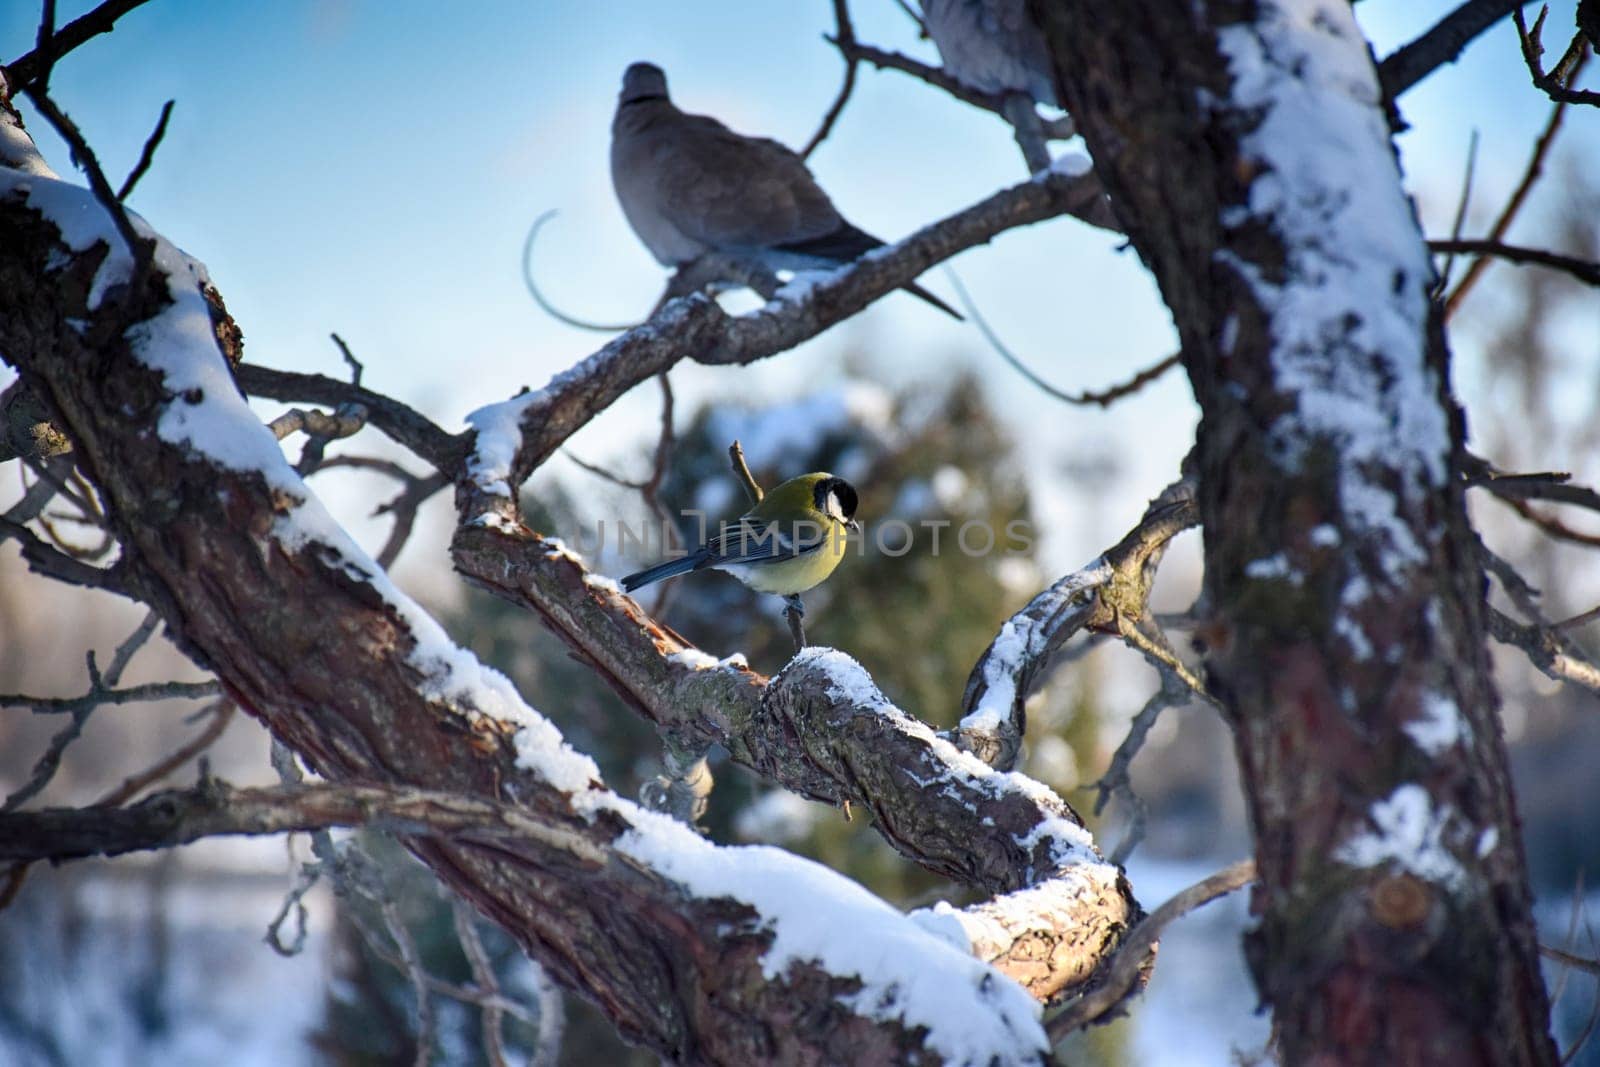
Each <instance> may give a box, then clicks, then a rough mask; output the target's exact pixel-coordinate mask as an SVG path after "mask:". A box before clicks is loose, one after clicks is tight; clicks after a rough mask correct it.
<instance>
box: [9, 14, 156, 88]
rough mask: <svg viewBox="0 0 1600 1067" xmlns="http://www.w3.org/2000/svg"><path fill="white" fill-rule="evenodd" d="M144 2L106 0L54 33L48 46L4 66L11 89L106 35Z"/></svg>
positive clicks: (18, 86) (21, 85)
mask: <svg viewBox="0 0 1600 1067" xmlns="http://www.w3.org/2000/svg"><path fill="white" fill-rule="evenodd" d="M146 2H147V0H106V2H105V3H103V4H101V5H100V6H99V7H97V8H95V9H94V10H93V11H90V12H89V13H88V14H86V15H83V16H81V17H79V18H76V19H73V20H72V21H71V22H69V23H67V24H66V25H65V26H62V27H61V28H60V29H58V30H56V31H55V33H54V34H52V35H51V37H50V43H49V46H48V47H38V48H35V49H34V50H33V51H31V52H28V53H26V54H24V55H22V56H20V57H18V58H17V60H16V61H15V62H12V63H8V64H6V67H5V72H6V78H7V80H8V81H10V82H11V84H12V87H13V88H22V87H24V86H26V85H27V84H29V83H30V82H32V81H34V80H35V79H37V78H39V77H40V76H41V75H43V74H45V73H46V72H47V71H49V69H50V68H51V67H52V66H54V65H55V63H56V61H57V60H59V59H60V58H61V57H62V56H64V55H66V54H67V53H68V52H71V51H72V50H73V49H75V48H77V47H79V46H80V45H82V44H83V43H84V42H85V41H88V40H89V39H90V38H93V37H97V36H99V35H100V34H102V33H110V32H111V31H112V30H113V29H115V28H116V24H117V20H118V19H119V18H121V17H122V16H123V15H126V14H127V13H128V12H130V11H132V10H133V9H134V8H136V7H140V6H142V5H143V4H145V3H146Z"/></svg>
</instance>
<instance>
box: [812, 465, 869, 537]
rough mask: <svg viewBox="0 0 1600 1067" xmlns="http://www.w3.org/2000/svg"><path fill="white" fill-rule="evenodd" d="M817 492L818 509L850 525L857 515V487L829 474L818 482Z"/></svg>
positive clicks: (815, 492)
mask: <svg viewBox="0 0 1600 1067" xmlns="http://www.w3.org/2000/svg"><path fill="white" fill-rule="evenodd" d="M812 492H813V493H814V494H815V498H816V505H817V510H818V511H820V512H822V513H823V514H825V515H829V516H831V517H833V518H835V519H838V520H839V521H840V522H842V523H844V524H845V525H847V526H848V525H849V524H850V523H851V522H852V521H853V520H854V519H855V517H856V504H857V502H858V498H857V496H856V487H855V486H853V485H851V484H850V483H849V482H847V481H845V480H844V479H843V478H835V477H834V476H833V475H831V474H830V475H829V476H828V477H826V478H823V479H822V480H821V481H819V482H817V487H816V489H814V490H812Z"/></svg>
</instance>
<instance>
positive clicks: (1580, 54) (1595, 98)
mask: <svg viewBox="0 0 1600 1067" xmlns="http://www.w3.org/2000/svg"><path fill="white" fill-rule="evenodd" d="M1549 13H1550V6H1549V5H1548V4H1546V5H1545V6H1543V7H1541V8H1540V9H1539V17H1538V18H1536V19H1535V20H1534V22H1533V29H1532V30H1529V29H1528V23H1527V20H1526V19H1524V18H1523V17H1522V7H1521V5H1518V6H1517V7H1515V8H1513V9H1512V12H1511V18H1512V20H1513V21H1515V22H1516V24H1517V37H1518V39H1519V40H1520V41H1521V43H1522V60H1523V62H1524V63H1526V64H1527V66H1528V74H1529V75H1530V76H1531V77H1532V78H1533V84H1534V85H1535V86H1536V87H1537V88H1538V89H1540V90H1541V91H1542V92H1543V93H1544V94H1545V95H1546V96H1548V97H1549V98H1550V99H1552V100H1554V101H1555V102H1556V103H1558V104H1593V105H1595V106H1600V93H1596V92H1589V91H1588V90H1586V89H1573V88H1570V86H1571V85H1572V83H1573V81H1574V80H1575V79H1576V77H1577V71H1578V68H1579V67H1581V66H1582V65H1583V60H1584V57H1585V56H1586V55H1587V49H1588V46H1589V42H1588V41H1587V40H1586V39H1585V38H1584V36H1583V34H1582V33H1575V34H1573V35H1572V41H1571V43H1569V44H1568V45H1567V50H1566V51H1565V52H1564V53H1562V56H1561V59H1560V60H1558V61H1557V62H1556V65H1555V66H1554V67H1551V68H1550V69H1549V70H1545V69H1544V59H1543V57H1544V41H1543V40H1542V34H1543V31H1544V20H1545V16H1546V15H1548V14H1549Z"/></svg>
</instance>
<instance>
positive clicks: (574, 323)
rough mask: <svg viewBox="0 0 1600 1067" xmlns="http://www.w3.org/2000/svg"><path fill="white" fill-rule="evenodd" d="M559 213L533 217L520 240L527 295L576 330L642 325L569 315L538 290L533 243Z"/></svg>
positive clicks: (616, 329) (605, 330) (609, 330)
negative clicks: (524, 236)
mask: <svg viewBox="0 0 1600 1067" xmlns="http://www.w3.org/2000/svg"><path fill="white" fill-rule="evenodd" d="M559 214H561V212H559V211H557V210H556V209H555V208H551V209H550V210H549V211H546V212H545V213H544V214H543V215H540V216H539V217H538V218H536V219H534V220H533V225H532V226H530V227H528V236H527V237H526V238H524V239H523V242H522V284H523V285H524V286H526V287H527V290H528V295H529V296H531V297H533V302H534V303H535V304H538V305H539V307H540V309H542V310H543V311H544V313H545V314H546V315H549V316H550V317H551V318H552V319H555V320H556V321H557V322H560V323H564V324H566V325H568V326H571V327H573V328H574V329H578V330H590V331H593V332H594V333H620V332H621V331H623V330H632V329H635V328H636V327H639V326H642V325H643V323H639V322H622V323H603V322H590V321H589V320H588V319H580V318H578V316H576V315H569V314H567V313H566V312H565V311H562V310H561V309H560V308H558V307H556V306H555V305H554V304H552V303H551V302H550V301H549V300H548V299H546V297H545V295H544V293H542V292H540V291H539V284H538V283H537V282H535V281H534V280H533V244H534V242H535V241H537V240H538V239H539V231H540V230H542V229H544V224H545V223H547V222H549V221H550V220H551V219H553V218H555V217H556V216H557V215H559Z"/></svg>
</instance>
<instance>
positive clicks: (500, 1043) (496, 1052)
mask: <svg viewBox="0 0 1600 1067" xmlns="http://www.w3.org/2000/svg"><path fill="white" fill-rule="evenodd" d="M450 917H451V919H452V920H453V921H454V922H455V928H456V940H457V941H459V942H460V943H461V951H462V953H463V954H464V955H465V956H466V957H467V964H468V966H470V967H471V968H472V981H473V983H474V984H475V985H476V986H477V987H478V988H479V989H481V990H483V991H484V992H485V993H487V994H488V995H489V996H488V999H485V1000H484V1002H483V1008H482V1012H483V1018H482V1022H481V1024H480V1027H479V1028H480V1029H481V1030H482V1031H483V1058H484V1059H486V1060H488V1061H489V1067H506V1046H505V1039H504V1038H503V1036H502V1035H501V1032H500V1030H501V1026H502V1025H503V1023H504V1020H505V1010H504V1009H503V1008H501V1007H500V1005H499V1004H497V1003H495V1002H496V1001H498V1000H499V999H501V995H500V982H499V980H498V979H497V978H495V974H494V965H493V964H491V963H490V962H489V954H488V953H487V952H485V951H484V948H483V938H481V937H479V936H478V924H477V922H476V921H475V920H474V918H473V915H472V911H471V909H470V908H468V907H467V905H466V904H465V903H463V902H462V900H461V898H460V897H454V898H452V899H451V901H450Z"/></svg>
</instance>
